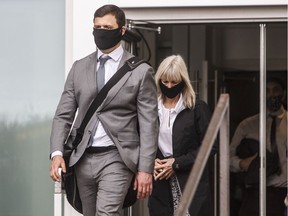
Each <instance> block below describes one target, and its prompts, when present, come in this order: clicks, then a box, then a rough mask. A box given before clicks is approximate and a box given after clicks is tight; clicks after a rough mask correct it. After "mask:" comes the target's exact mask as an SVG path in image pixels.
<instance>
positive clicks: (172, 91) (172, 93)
mask: <svg viewBox="0 0 288 216" xmlns="http://www.w3.org/2000/svg"><path fill="white" fill-rule="evenodd" d="M183 88H184V82H183V81H182V82H180V83H178V84H177V85H175V86H173V87H172V88H168V87H167V86H166V85H164V84H163V83H162V82H161V81H160V89H161V91H162V93H163V94H164V95H165V96H166V97H168V98H174V97H176V96H177V95H178V94H179V93H180V92H181V91H182V90H183Z"/></svg>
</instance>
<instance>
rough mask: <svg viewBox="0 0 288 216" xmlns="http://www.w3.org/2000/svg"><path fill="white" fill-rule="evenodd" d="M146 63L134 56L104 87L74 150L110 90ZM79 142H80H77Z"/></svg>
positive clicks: (86, 117) (89, 113) (79, 129)
mask: <svg viewBox="0 0 288 216" xmlns="http://www.w3.org/2000/svg"><path fill="white" fill-rule="evenodd" d="M144 62H145V61H144V60H142V59H140V58H138V57H136V56H134V57H132V58H130V59H128V60H127V61H126V62H125V64H124V65H123V66H122V67H121V68H120V69H119V70H118V71H117V72H116V73H115V74H114V75H113V76H112V77H111V78H110V79H109V81H108V82H107V83H106V84H105V85H104V87H103V88H102V89H101V90H100V92H99V93H98V95H97V96H96V97H95V99H94V100H93V102H92V103H91V104H90V106H89V108H88V110H87V112H86V114H85V117H84V119H83V121H82V123H81V125H80V127H79V128H78V129H77V136H76V138H75V142H73V147H74V149H76V148H77V145H78V144H79V143H80V142H79V141H81V140H82V136H83V134H84V130H85V127H86V125H87V124H88V122H89V121H90V119H91V117H92V116H93V115H94V113H95V111H96V110H97V108H98V107H99V106H100V105H101V103H102V102H103V100H104V99H105V98H106V96H107V94H108V92H109V90H110V89H111V88H112V87H113V86H114V85H115V84H116V83H117V82H118V81H119V80H120V79H121V78H122V77H123V76H124V75H125V74H126V73H127V72H128V71H131V70H134V69H135V68H137V67H138V66H139V65H140V64H142V63H144ZM77 140H78V141H77Z"/></svg>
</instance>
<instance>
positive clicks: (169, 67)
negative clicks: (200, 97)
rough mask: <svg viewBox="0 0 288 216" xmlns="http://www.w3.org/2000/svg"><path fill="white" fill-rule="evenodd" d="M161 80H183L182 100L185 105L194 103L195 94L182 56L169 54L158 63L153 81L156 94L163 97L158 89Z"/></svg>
mask: <svg viewBox="0 0 288 216" xmlns="http://www.w3.org/2000/svg"><path fill="white" fill-rule="evenodd" d="M161 80H167V81H177V82H181V81H183V82H184V88H183V90H182V95H183V101H184V105H185V107H188V108H190V109H191V108H193V107H194V105H195V100H196V95H195V91H194V89H193V87H192V85H191V83H190V79H189V75H188V70H187V67H186V64H185V62H184V60H183V58H182V57H181V56H180V55H171V56H168V57H166V58H165V59H164V60H163V61H162V62H161V63H160V65H159V67H158V69H157V72H156V75H155V81H156V85H157V92H158V96H161V97H162V98H163V99H164V95H163V94H162V92H161V89H160V85H159V84H160V82H161Z"/></svg>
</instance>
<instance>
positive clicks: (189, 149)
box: [148, 55, 216, 216]
mask: <svg viewBox="0 0 288 216" xmlns="http://www.w3.org/2000/svg"><path fill="white" fill-rule="evenodd" d="M155 81H156V85H157V90H158V96H159V97H158V116H159V137H158V151H157V156H156V159H155V167H154V181H153V191H152V195H151V196H150V197H149V202H148V207H149V213H150V216H163V215H165V216H172V215H173V214H174V211H175V210H176V208H177V206H178V204H179V201H180V198H181V195H182V192H183V190H184V187H185V184H186V181H187V179H188V177H189V174H190V171H191V169H192V167H193V164H194V163H195V159H196V156H197V153H198V151H199V148H200V146H201V144H202V139H203V138H204V135H205V132H206V129H207V127H208V125H209V121H210V118H211V113H210V111H209V108H208V105H207V104H206V103H205V102H204V101H202V100H200V99H198V98H197V97H196V94H195V92H194V90H193V87H192V85H191V83H190V79H189V75H188V71H187V67H186V64H185V62H184V60H183V58H182V57H181V56H180V55H172V56H169V57H167V58H165V59H164V60H163V61H162V62H161V64H160V65H159V67H158V70H157V72H156V76H155ZM215 153H216V146H215V145H214V146H213V148H212V153H211V155H213V154H215ZM186 215H191V216H192V215H193V216H198V215H199V216H200V215H201V216H206V215H207V216H209V215H211V203H210V189H209V176H208V167H207V166H206V167H205V170H204V172H203V175H202V177H201V180H200V182H199V186H198V188H197V191H196V193H195V196H194V198H193V201H192V203H191V205H190V207H189V209H188V211H187V214H186Z"/></svg>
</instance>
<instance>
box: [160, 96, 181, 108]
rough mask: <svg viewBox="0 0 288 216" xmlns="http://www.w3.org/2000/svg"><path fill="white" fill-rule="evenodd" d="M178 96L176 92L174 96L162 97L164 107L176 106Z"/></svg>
mask: <svg viewBox="0 0 288 216" xmlns="http://www.w3.org/2000/svg"><path fill="white" fill-rule="evenodd" d="M179 98H180V94H178V95H177V96H176V97H174V98H168V97H165V98H164V99H163V105H164V107H165V108H167V109H170V108H175V107H176V104H177V102H178V100H179Z"/></svg>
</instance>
